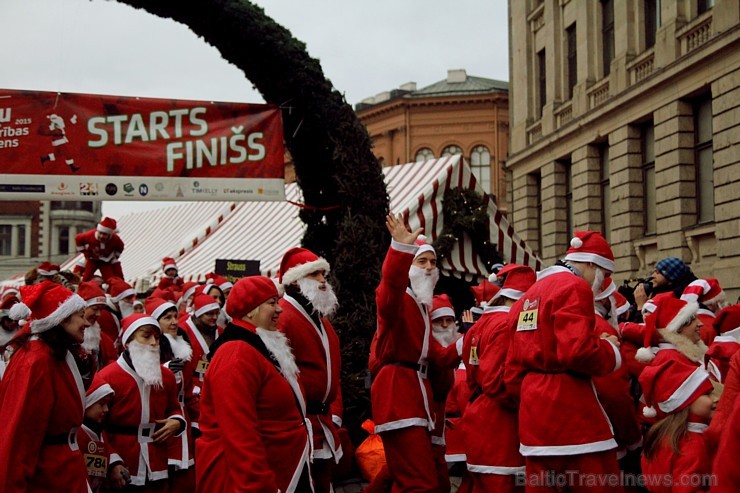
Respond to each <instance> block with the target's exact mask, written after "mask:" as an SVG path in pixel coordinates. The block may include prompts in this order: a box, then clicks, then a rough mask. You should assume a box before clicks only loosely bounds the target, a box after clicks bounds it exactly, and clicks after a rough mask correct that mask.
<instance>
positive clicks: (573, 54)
mask: <svg viewBox="0 0 740 493" xmlns="http://www.w3.org/2000/svg"><path fill="white" fill-rule="evenodd" d="M565 39H566V44H567V46H566V50H567V54H568V99H573V88H574V87H575V86H576V81H577V80H578V60H577V58H578V57H577V49H576V46H577V44H576V43H577V41H576V24H575V22H574V23H573V25H571V26H570V27H569V28H568V29H566V30H565Z"/></svg>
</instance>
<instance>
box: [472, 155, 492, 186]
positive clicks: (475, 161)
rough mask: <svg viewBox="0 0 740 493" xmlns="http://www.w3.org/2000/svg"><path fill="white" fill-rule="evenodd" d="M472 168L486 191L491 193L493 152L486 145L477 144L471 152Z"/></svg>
mask: <svg viewBox="0 0 740 493" xmlns="http://www.w3.org/2000/svg"><path fill="white" fill-rule="evenodd" d="M470 168H471V171H472V172H473V175H474V176H475V179H476V180H478V183H479V184H480V186H481V187H483V190H485V192H486V193H488V194H490V193H491V153H490V152H489V151H488V147H486V146H475V147H473V150H472V151H471V152H470Z"/></svg>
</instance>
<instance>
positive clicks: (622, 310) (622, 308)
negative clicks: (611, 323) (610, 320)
mask: <svg viewBox="0 0 740 493" xmlns="http://www.w3.org/2000/svg"><path fill="white" fill-rule="evenodd" d="M612 304H613V305H614V304H616V300H614V299H613V298H612ZM629 309H630V304H629V302H627V303H625V304H624V305H622V306H618V307H617V308H616V310H614V312H615V313H616V314H617V316H618V317H619V316H621V315H624V314H625V313H627V311H629Z"/></svg>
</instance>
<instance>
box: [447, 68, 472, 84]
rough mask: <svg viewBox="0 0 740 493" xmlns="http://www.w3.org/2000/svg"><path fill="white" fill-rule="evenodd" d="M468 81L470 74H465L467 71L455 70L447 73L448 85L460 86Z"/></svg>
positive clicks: (462, 69)
mask: <svg viewBox="0 0 740 493" xmlns="http://www.w3.org/2000/svg"><path fill="white" fill-rule="evenodd" d="M467 79H468V74H467V73H465V69H464V68H461V69H455V70H448V71H447V83H448V84H460V83H463V82H465V81H466V80H467Z"/></svg>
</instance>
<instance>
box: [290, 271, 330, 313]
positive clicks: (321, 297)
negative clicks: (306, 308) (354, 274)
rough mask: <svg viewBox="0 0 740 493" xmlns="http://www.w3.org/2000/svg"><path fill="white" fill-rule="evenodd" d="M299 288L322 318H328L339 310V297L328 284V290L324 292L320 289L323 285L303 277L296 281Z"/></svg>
mask: <svg viewBox="0 0 740 493" xmlns="http://www.w3.org/2000/svg"><path fill="white" fill-rule="evenodd" d="M296 282H297V283H298V287H299V288H300V290H301V294H302V295H303V296H305V297H306V299H308V301H310V302H311V305H313V307H314V308H315V309H316V311H317V312H319V314H320V315H321V316H322V317H328V316H329V315H331V314H332V313H334V310H335V309H336V308H337V295H336V294H335V293H334V289H333V288H332V287H331V284H329V283H328V282H327V283H326V290H324V291H322V290H321V289H319V286H320V285H321V283H319V282H318V281H315V280H313V279H309V278H307V277H303V278H301V279H298V281H296Z"/></svg>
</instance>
